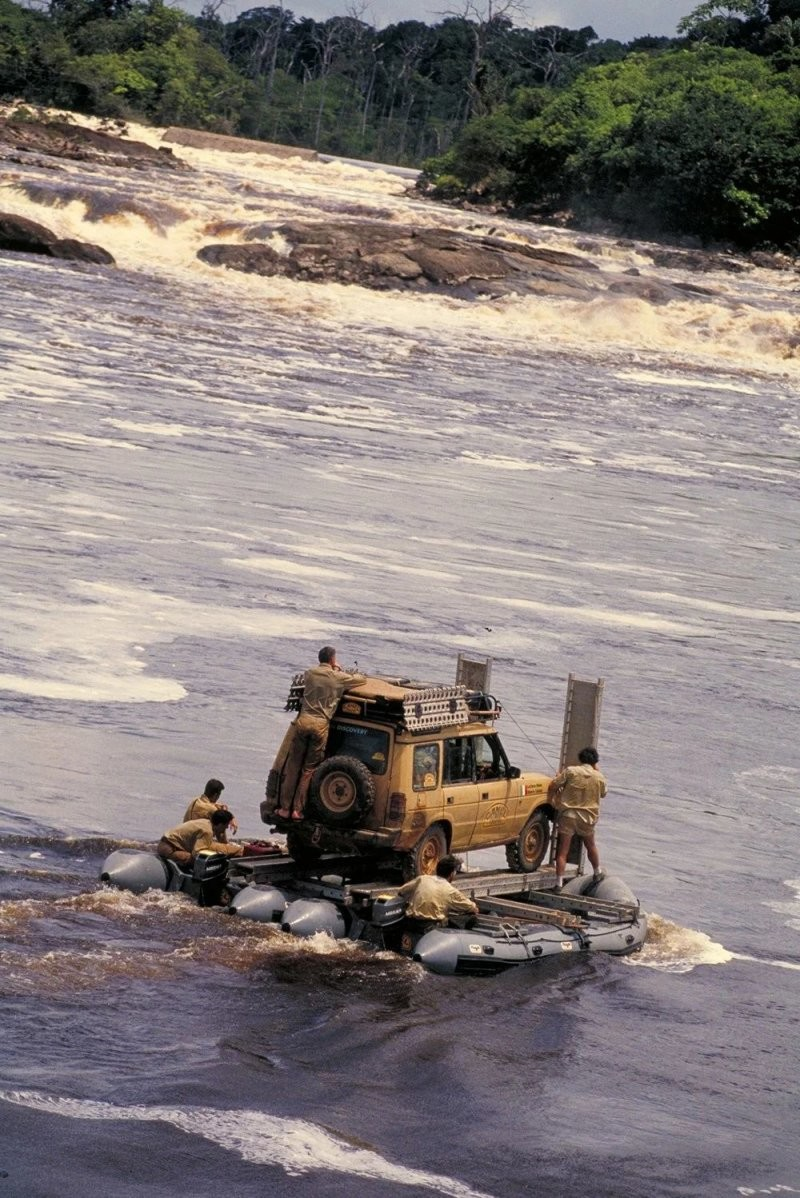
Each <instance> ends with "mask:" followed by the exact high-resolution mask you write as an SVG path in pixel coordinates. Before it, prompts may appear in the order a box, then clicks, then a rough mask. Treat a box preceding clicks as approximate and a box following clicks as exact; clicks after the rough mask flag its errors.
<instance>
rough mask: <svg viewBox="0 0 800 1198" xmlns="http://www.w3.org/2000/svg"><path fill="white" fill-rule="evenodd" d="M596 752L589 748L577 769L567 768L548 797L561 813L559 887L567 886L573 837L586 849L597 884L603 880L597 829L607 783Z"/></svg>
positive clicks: (551, 786)
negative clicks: (596, 839) (568, 859)
mask: <svg viewBox="0 0 800 1198" xmlns="http://www.w3.org/2000/svg"><path fill="white" fill-rule="evenodd" d="M599 760H600V756H599V754H598V752H597V749H594V748H592V747H588V748H586V749H581V751H580V753H579V754H578V765H568V766H567V768H566V769H565V770H562V771H561V773H560V774H557V775H556V776H555V778H554V779H553V781H552V782H551V783H550V786H549V788H548V791H547V794H548V798H549V799H550V801H551V802H552V804H553V806H554V808H555V809H556V811H557V812H558V842H557V845H556V887H560V886H563V885H564V871H565V870H566V868H567V856H568V855H569V848H570V845H571V843H572V837H573V836H579V837H580V839H581V840H582V841H583V843H584V845H585V846H586V856H587V857H588V858H589V861H590V863H591V866H592V869H593V870H594V880H595V882H601V881H602V880H603V878H604V876H605V875H604V874H603V871H602V870H601V868H600V855H599V853H598V851H597V845H596V843H595V839H594V829H595V825H596V824H597V821H598V819H599V817H600V800H601V799H602V798H605V795H606V780H605V778H604V777H603V775H602V774H601V773H600V770H599V769H598V768H597V764H598V762H599Z"/></svg>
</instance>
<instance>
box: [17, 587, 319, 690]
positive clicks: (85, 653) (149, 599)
mask: <svg viewBox="0 0 800 1198" xmlns="http://www.w3.org/2000/svg"><path fill="white" fill-rule="evenodd" d="M71 592H72V598H69V596H68V595H64V594H62V595H59V596H47V597H38V598H37V597H34V596H27V595H26V596H25V601H24V604H20V605H19V606H17V607H16V608H13V609H9V610H7V611H6V613H5V615H6V627H5V634H4V635H5V646H6V649H7V650H8V651H9V652H13V653H15V654H16V655H17V656H19V657H22V658H23V659H24V660H25V661H26V663H27V670H26V673H25V674H17V673H5V674H0V690H7V691H14V692H15V693H17V694H22V695H28V696H38V697H41V698H46V699H74V700H77V701H82V702H110V703H166V702H174V701H175V700H178V699H182V698H183V697H184V696H185V695H186V693H187V692H186V690H185V688H184V687H183V685H182V684H181V683H180V682H179V681H178V680H177V679H171V678H164V677H157V676H154V675H149V674H146V673H145V672H144V671H145V668H146V662H144V661H143V660H142V659H141V658H140V657H139V656H136V654H137V653H140V652H141V647H142V645H147V644H155V643H158V642H164V641H171V640H173V639H175V637H178V636H184V635H186V631H187V629H191V630H192V634H193V635H196V636H200V637H202V636H211V637H214V636H232V635H233V636H252V637H264V638H272V637H279V638H284V637H300V638H311V637H317V636H320V635H323V636H324V635H328V634H329V633H330V631H331V629H332V627H335V626H332V625H331V622H330V620H326V621H325V622H323V621H321V620H319V619H316V618H315V617H313V616H309V615H300V616H294V615H290V614H287V613H286V612H285V611H284V610H283V609H281V608H279V607H277V606H275V607H268V606H267V605H266V604H267V600H266V598H265V601H264V603H263V604H262V605H261V606H260V607H259V608H257V609H254V608H240V607H235V606H230V607H226V606H218V605H214V604H207V605H203V604H199V603H192V602H190V601H187V600H183V599H176V598H174V597H173V596H172V595H167V594H159V593H156V592H153V591H147V590H144V589H140V588H137V587H121V586H114V585H111V584H105V583H94V582H82V581H76V582H74V583H73V584H72V586H71ZM76 597H77V600H76Z"/></svg>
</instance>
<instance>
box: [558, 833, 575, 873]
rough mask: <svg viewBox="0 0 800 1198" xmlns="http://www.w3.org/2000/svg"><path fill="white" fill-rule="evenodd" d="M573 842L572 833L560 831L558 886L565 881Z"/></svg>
mask: <svg viewBox="0 0 800 1198" xmlns="http://www.w3.org/2000/svg"><path fill="white" fill-rule="evenodd" d="M571 844H572V833H571V832H559V834H558V843H557V846H556V886H562V885H563V883H564V871H565V870H566V868H567V856H568V855H569V846H570V845H571Z"/></svg>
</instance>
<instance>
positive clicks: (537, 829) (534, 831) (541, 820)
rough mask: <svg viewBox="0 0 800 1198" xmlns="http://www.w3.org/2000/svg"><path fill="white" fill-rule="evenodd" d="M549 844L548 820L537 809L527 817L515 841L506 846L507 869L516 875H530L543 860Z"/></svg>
mask: <svg viewBox="0 0 800 1198" xmlns="http://www.w3.org/2000/svg"><path fill="white" fill-rule="evenodd" d="M549 844H550V820H549V819H548V818H547V812H546V811H542V809H541V808H539V810H538V811H534V813H533V815H531V816H529V818H528V820H527V822H526V824H525V827H524V828H523V829H522V831H521V832H520V834H519V836H518V837H517V839H516V840H512V842H511V844H507V845H506V861H507V863H508V868H509V869H512V870H513V871H514V873H517V874H532V873H533V872H534V870H537V869H538V868H539V866H540V865H541V864H542V861H543V860H544V855H545V853H546V852H547V849H548V846H549Z"/></svg>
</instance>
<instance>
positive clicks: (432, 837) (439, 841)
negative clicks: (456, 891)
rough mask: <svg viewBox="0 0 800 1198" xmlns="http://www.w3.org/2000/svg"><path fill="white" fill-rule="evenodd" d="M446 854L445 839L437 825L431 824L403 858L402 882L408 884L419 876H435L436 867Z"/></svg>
mask: <svg viewBox="0 0 800 1198" xmlns="http://www.w3.org/2000/svg"><path fill="white" fill-rule="evenodd" d="M446 852H447V838H446V837H445V834H444V831H443V829H442V828H441V826H440V825H439V824H433V825H431V827H430V828H428V830H427V832H426V833H425V835H424V836H423V837H422V838H421V840H418V841H417V843H416V844H415V845H414V847H413V849H412V850H411V852H410V853H406V855H405V857H404V858H403V880H404V881H405V882H410V881H411V879H412V878H416V877H417V876H418V875H419V874H435V873H436V866H437V865H438V864H439V862H440V861H441V859H442V857H444V855H445V853H446Z"/></svg>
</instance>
